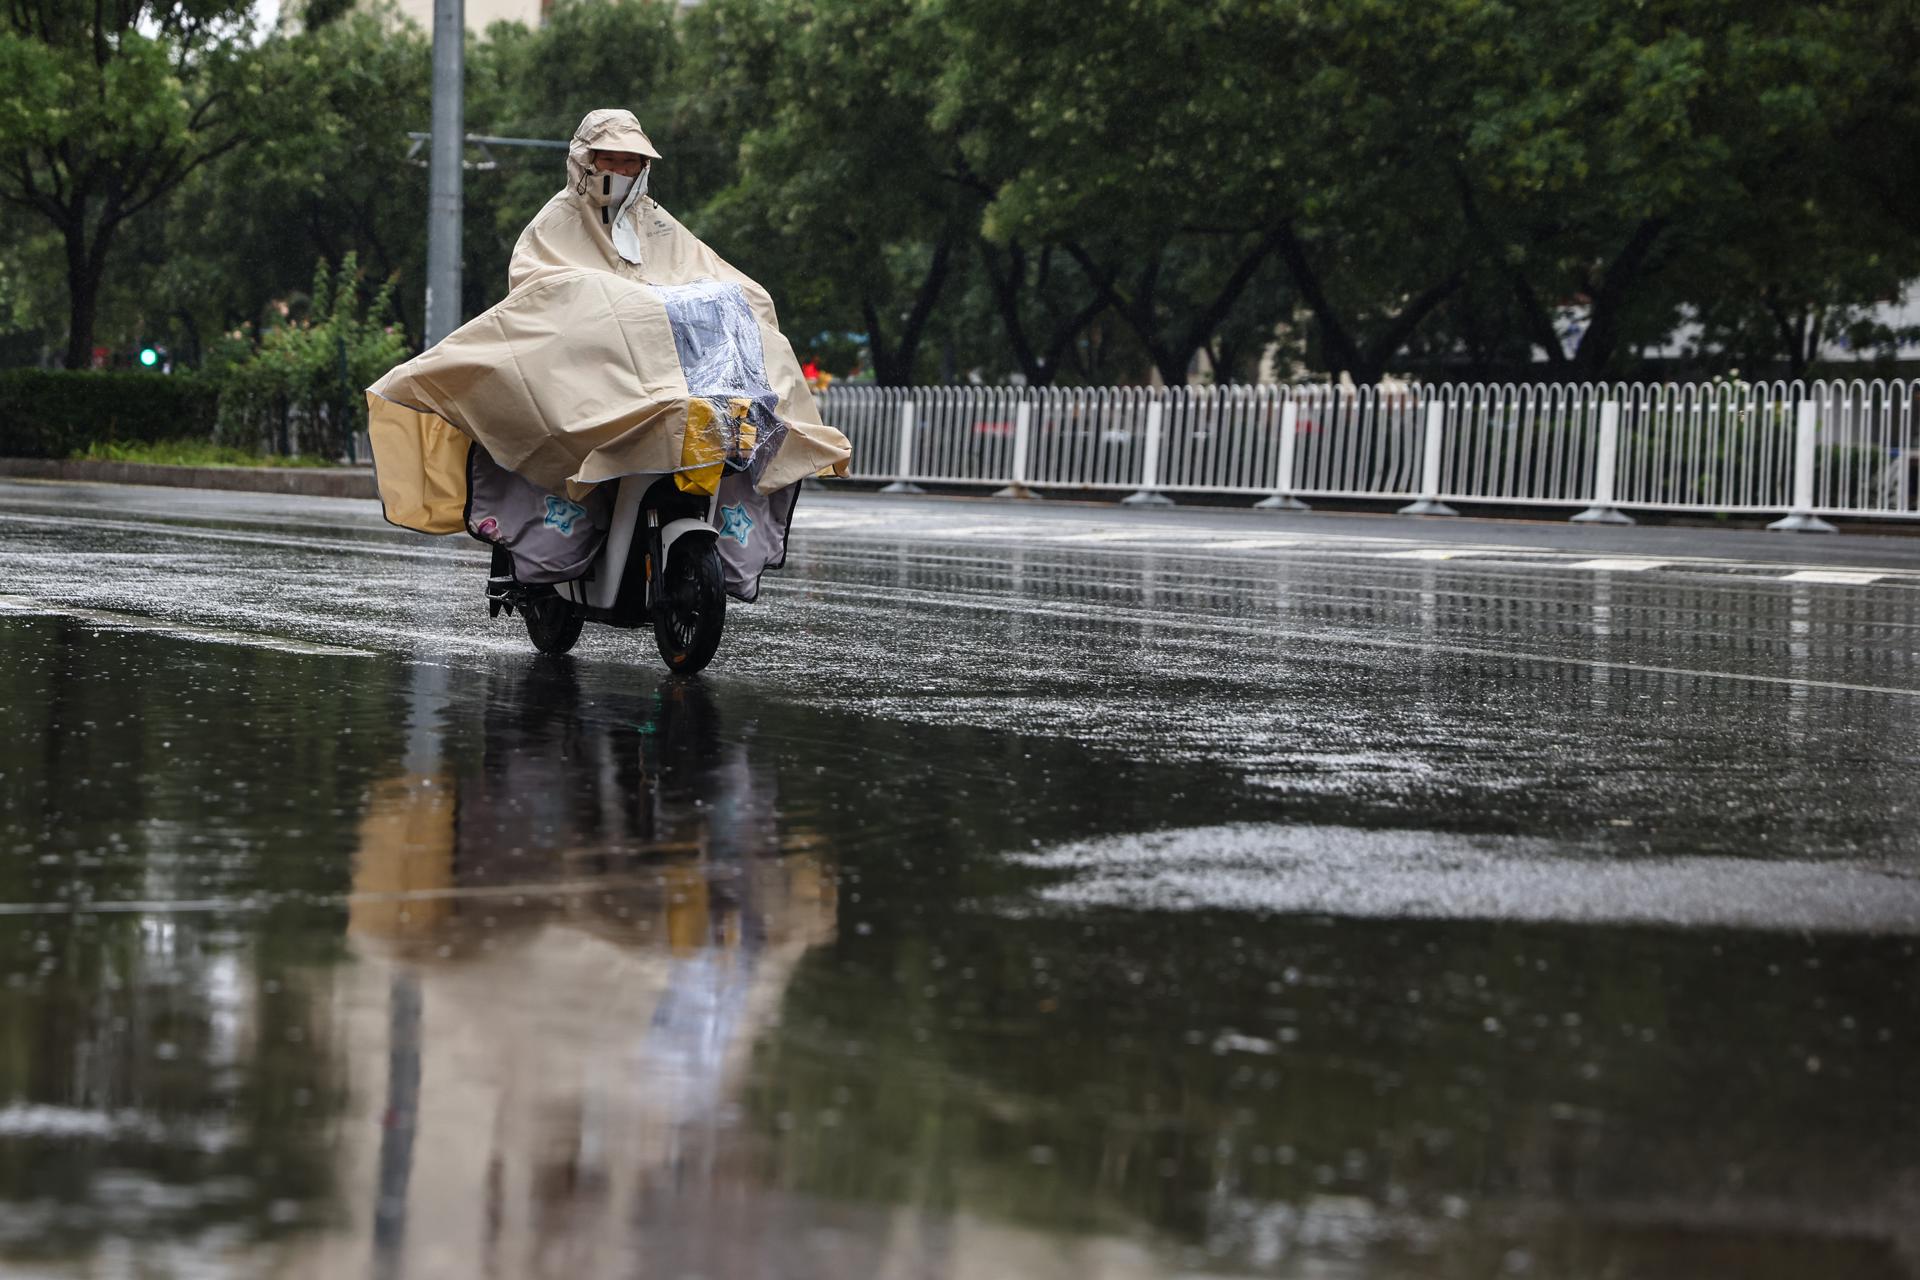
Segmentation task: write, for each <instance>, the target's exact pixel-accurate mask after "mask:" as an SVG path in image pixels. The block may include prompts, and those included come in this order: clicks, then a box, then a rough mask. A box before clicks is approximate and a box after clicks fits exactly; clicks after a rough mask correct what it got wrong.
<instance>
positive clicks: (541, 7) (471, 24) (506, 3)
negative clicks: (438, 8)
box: [397, 0, 700, 31]
mask: <svg viewBox="0 0 1920 1280" xmlns="http://www.w3.org/2000/svg"><path fill="white" fill-rule="evenodd" d="M667 2H669V3H677V4H679V6H680V7H681V8H682V9H690V8H692V7H693V6H694V5H696V4H698V3H699V2H700V0H667ZM397 3H398V4H399V8H400V12H401V13H402V14H404V15H406V16H407V17H408V18H410V19H412V20H413V21H414V22H417V23H419V24H420V29H421V30H423V31H431V30H433V0H397ZM553 4H554V0H466V5H467V30H469V31H485V30H486V29H487V28H488V27H490V26H492V25H493V24H494V23H496V22H519V23H524V24H525V25H527V26H529V27H537V26H539V25H540V24H541V23H543V22H545V21H546V20H547V11H548V10H549V9H552V8H553Z"/></svg>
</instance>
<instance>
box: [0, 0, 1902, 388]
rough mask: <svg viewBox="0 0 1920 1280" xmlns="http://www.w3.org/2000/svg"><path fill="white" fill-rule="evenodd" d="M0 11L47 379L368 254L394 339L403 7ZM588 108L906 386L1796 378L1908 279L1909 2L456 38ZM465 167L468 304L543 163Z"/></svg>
mask: <svg viewBox="0 0 1920 1280" xmlns="http://www.w3.org/2000/svg"><path fill="white" fill-rule="evenodd" d="M37 5H38V6H46V8H45V9H44V12H43V10H42V8H39V7H36V6H37ZM10 12H11V14H12V15H13V16H12V17H11V18H10V19H9V24H10V25H5V26H4V27H0V30H4V32H5V35H4V38H3V39H0V73H4V76H3V77H0V83H4V84H5V85H6V86H7V87H6V88H5V89H4V90H0V196H4V197H5V198H7V199H8V200H10V201H11V202H12V203H13V205H14V206H15V208H16V210H17V213H16V215H15V216H14V217H12V218H9V219H7V220H4V221H0V236H4V237H5V238H6V243H5V244H4V245H3V246H0V308H4V314H0V323H4V324H7V325H10V326H11V327H13V328H14V329H15V330H16V331H22V332H23V331H25V330H27V329H29V328H32V327H33V326H36V325H37V326H41V327H42V328H46V327H48V326H49V317H51V316H54V315H56V314H57V311H58V309H57V308H54V307H52V306H50V305H49V303H48V300H47V299H46V298H45V297H43V296H41V295H42V294H44V293H45V291H46V290H45V286H44V284H37V283H36V282H43V281H46V280H47V279H49V278H50V277H53V276H58V277H59V278H64V279H65V280H66V281H67V282H68V286H69V289H70V291H71V294H72V306H71V308H70V310H71V322H70V325H69V332H68V333H67V334H66V340H67V346H68V349H69V358H70V359H71V358H74V356H75V354H76V353H79V352H81V351H82V350H83V348H84V346H85V345H86V342H87V341H90V339H84V338H82V337H79V336H76V335H80V334H82V332H83V331H84V330H86V329H87V328H88V327H89V326H90V325H91V324H92V323H93V317H95V316H98V317H99V318H101V321H102V323H105V324H106V325H107V326H108V327H109V329H110V330H115V331H118V332H122V333H125V332H128V331H130V330H139V331H141V332H152V331H154V330H156V329H158V328H162V327H164V328H166V329H167V330H168V331H169V332H170V333H172V334H173V335H174V338H175V342H176V349H184V350H186V351H189V352H192V353H196V354H197V353H198V352H199V351H200V350H201V349H202V348H203V347H205V346H206V345H207V344H204V343H202V342H201V341H199V340H198V336H197V335H199V334H201V333H203V332H205V333H218V332H222V331H225V330H228V329H231V328H233V327H235V326H236V325H240V326H246V327H249V328H252V329H255V330H257V329H258V326H259V325H260V324H261V322H262V318H263V316H264V315H266V314H267V312H266V308H267V304H268V303H270V302H272V301H273V300H275V299H285V298H287V297H289V296H291V295H293V294H295V293H296V292H297V291H298V290H299V289H300V288H301V287H302V274H303V271H304V264H306V263H310V262H312V261H313V260H314V259H316V258H322V259H325V260H327V261H334V262H337V261H339V260H341V259H342V258H343V257H344V256H345V255H346V254H348V253H354V254H356V255H357V256H358V261H359V262H360V263H361V264H362V265H363V267H364V268H365V269H366V270H367V271H369V272H370V273H371V274H372V276H373V277H375V278H377V279H381V280H393V281H395V282H396V291H395V294H394V297H395V300H396V304H397V311H398V315H399V318H400V320H401V322H402V324H403V326H404V327H405V329H406V330H407V331H408V332H410V333H417V332H418V325H419V320H418V317H419V310H420V304H419V299H420V298H421V296H422V293H423V281H422V274H423V269H424V256H425V255H424V249H425V235H424V220H425V216H426V212H425V211H426V200H425V195H426V171H425V169H424V167H421V166H419V165H418V164H415V163H410V162H409V159H408V154H407V152H408V146H409V143H408V141H407V138H406V132H407V131H408V130H409V129H412V130H424V129H425V128H426V127H427V123H428V121H427V115H428V74H429V58H428V46H427V41H426V38H425V37H424V35H423V34H422V33H421V32H419V31H418V30H417V29H416V28H412V27H409V26H407V25H406V24H404V23H402V22H400V21H399V20H398V19H397V18H396V17H395V16H394V15H393V14H392V13H391V12H382V11H378V10H374V11H368V10H365V9H361V8H348V7H346V6H344V5H340V4H337V3H331V0H310V3H309V6H308V8H307V10H306V11H305V13H306V17H307V24H306V26H305V28H304V29H301V30H293V29H288V30H284V31H281V32H278V33H276V34H274V35H273V36H272V37H271V38H269V39H266V40H263V41H260V42H258V43H257V44H255V43H249V42H247V41H245V40H240V39H238V38H237V33H238V32H239V31H240V30H241V28H240V27H239V26H238V25H237V23H238V21H239V19H238V16H237V11H235V10H230V9H227V8H223V7H220V6H219V5H218V4H216V3H215V2H214V0H180V2H179V3H174V4H158V3H152V2H149V3H145V4H142V5H140V6H138V7H135V8H131V9H129V8H126V7H125V0H122V5H121V7H118V8H116V7H113V6H109V8H108V9H107V10H103V11H101V12H102V13H103V15H104V16H103V17H102V19H101V20H100V21H99V22H97V23H96V22H94V21H93V20H91V19H88V18H85V17H84V16H83V15H80V14H79V11H70V10H69V9H67V8H64V7H58V6H56V5H55V0H22V3H21V4H20V5H16V6H14V7H13V9H12V10H11V11H10ZM116 24H119V25H117V26H116ZM76 103H78V104H81V105H79V106H76V105H75V104H76ZM612 105H619V106H626V107H629V108H631V109H633V110H634V111H636V112H637V113H638V114H639V115H640V117H641V119H642V121H643V122H644V123H645V124H646V126H647V128H648V130H649V132H650V133H651V135H652V136H653V138H654V140H655V141H656V143H657V144H658V145H659V147H660V149H661V151H662V152H663V154H664V159H663V160H662V161H661V162H660V163H659V164H658V165H656V166H655V172H654V174H653V176H652V186H653V190H654V192H655V194H656V195H657V196H658V197H659V198H660V199H661V200H662V201H663V203H665V204H667V205H668V207H670V208H672V209H673V210H674V211H675V212H676V213H677V214H679V215H680V216H681V217H682V218H683V219H684V220H686V221H687V222H688V223H689V224H690V225H691V226H692V227H693V228H694V230H695V231H696V232H698V233H700V234H702V235H703V236H705V237H706V238H707V239H708V240H709V242H710V243H712V244H713V245H714V247H715V248H716V249H718V250H719V251H720V252H721V253H722V254H723V255H725V256H727V257H728V258H730V259H732V260H734V261H735V262H736V263H737V264H738V265H740V266H741V267H742V268H743V269H745V270H747V271H748V272H750V273H752V274H754V275H755V276H757V277H759V278H760V279H762V280H763V281H764V282H765V283H766V284H767V285H768V286H769V288H770V289H771V290H772V292H773V294H774V296H775V298H776V300H777V301H778V302H779V305H780V308H781V313H782V319H783V324H784V326H785V327H786V328H787V329H788V331H789V333H790V336H792V337H793V339H794V341H795V343H796V345H797V346H799V347H800V348H801V349H802V350H803V352H805V351H815V352H819V353H822V354H828V353H843V352H847V351H849V350H851V349H853V348H854V347H859V348H862V349H864V352H865V359H867V360H868V361H870V362H871V365H872V366H873V369H874V371H875V373H876V374H877V376H878V377H879V378H880V379H881V380H882V381H888V382H905V381H916V380H926V379H933V378H947V377H956V376H960V374H961V372H962V371H966V372H968V373H970V374H972V375H974V376H979V377H983V378H987V379H999V378H1003V377H1007V376H1018V377H1022V378H1024V379H1026V380H1027V381H1029V382H1032V383H1048V382H1054V381H1060V380H1078V381H1126V380H1135V379H1139V378H1143V377H1150V376H1158V377H1159V378H1162V379H1164V380H1166V381H1169V382H1172V381H1180V380H1184V379H1186V378H1187V377H1189V376H1191V375H1192V374H1193V373H1194V372H1195V371H1196V370H1202V371H1207V372H1209V373H1210V374H1211V376H1213V377H1215V378H1219V379H1233V378H1249V377H1253V376H1255V374H1256V371H1257V370H1258V369H1259V368H1260V367H1261V366H1262V357H1263V355H1264V356H1268V357H1273V356H1275V355H1276V354H1277V355H1279V356H1281V357H1282V362H1283V363H1285V364H1292V363H1293V362H1295V361H1298V362H1300V363H1303V364H1305V365H1306V366H1307V367H1310V368H1314V369H1319V370H1323V371H1326V372H1327V373H1330V374H1338V373H1347V374H1351V375H1352V376H1353V377H1354V378H1355V379H1356V380H1360V381H1369V380H1372V379H1374V378H1377V377H1379V376H1381V375H1382V374H1384V373H1386V372H1388V371H1389V370H1400V371H1408V370H1414V371H1419V372H1423V373H1426V374H1429V375H1445V374H1450V373H1451V374H1464V375H1471V376H1490V375H1501V376H1510V375H1511V374H1512V373H1513V372H1515V371H1519V370H1524V371H1527V372H1528V374H1529V375H1530V376H1541V375H1542V374H1544V375H1545V376H1550V377H1559V378H1593V377H1601V376H1619V375H1626V374H1631V373H1634V372H1637V371H1640V372H1644V371H1649V370H1651V369H1654V368H1662V369H1665V368H1673V367H1676V366H1675V365H1674V363H1673V360H1672V359H1671V358H1669V359H1668V361H1667V363H1666V364H1664V365H1654V364H1650V363H1649V360H1650V359H1651V356H1650V355H1649V353H1651V352H1654V351H1657V350H1658V349H1660V348H1661V347H1662V346H1663V345H1665V344H1666V343H1667V342H1668V341H1669V335H1671V334H1674V333H1676V332H1678V333H1680V334H1682V335H1683V336H1684V338H1685V341H1686V343H1687V345H1688V347H1689V354H1688V355H1687V356H1686V357H1685V359H1686V360H1690V361H1691V362H1692V363H1691V366H1690V367H1693V368H1696V369H1699V370H1701V371H1703V372H1704V371H1711V370H1712V369H1714V368H1720V367H1726V366H1728V365H1733V364H1737V365H1738V366H1739V367H1741V368H1742V369H1745V370H1748V371H1750V372H1751V371H1756V370H1758V369H1761V368H1773V369H1778V370H1780V371H1782V372H1790V373H1793V374H1801V373H1804V372H1807V371H1808V370H1809V369H1810V367H1811V365H1812V363H1813V361H1814V360H1815V359H1816V357H1817V356H1818V353H1819V351H1820V350H1821V346H1822V340H1823V338H1826V337H1831V336H1833V335H1837V334H1846V335H1848V336H1849V337H1850V339H1852V340H1854V341H1856V343H1859V344H1865V345H1866V346H1875V345H1876V344H1877V346H1878V348H1881V349H1884V350H1885V351H1887V352H1894V353H1897V352H1898V350H1899V349H1900V348H1899V344H1900V342H1901V341H1902V340H1903V338H1905V337H1908V336H1910V335H1901V334H1898V333H1892V332H1887V331H1876V330H1874V329H1873V328H1872V327H1871V326H1870V325H1867V324H1866V310H1865V308H1866V306H1867V305H1868V304H1871V303H1874V302H1877V301H1880V300H1884V299H1888V298H1891V297H1897V296H1899V294H1900V292H1901V290H1902V289H1903V287H1905V286H1906V285H1907V283H1908V282H1910V281H1913V280H1914V279H1916V277H1920V214H1916V213H1915V210H1916V209H1920V189H1916V186H1915V184H1916V181H1917V180H1916V178H1915V176H1914V175H1915V174H1917V173H1920V17H1916V11H1915V9H1914V7H1913V6H1912V5H1911V4H1908V3H1905V0H1831V2H1830V3H1828V4H1824V5H1821V6H1817V7H1809V6H1805V5H1800V4H1796V3H1793V2H1792V0H1739V2H1738V3H1736V2H1735V0H1547V2H1546V3H1542V4H1533V5H1522V4H1519V3H1516V2H1515V0H1436V2H1435V3H1430V4H1421V5H1406V4H1401V3H1395V2H1393V0H1199V2H1196V0H1082V2H1081V3H1078V4H1074V5H1059V4H1054V3H1048V2H1045V0H707V3H703V4H701V5H698V6H693V7H691V8H683V7H682V6H679V5H675V4H669V3H663V2H661V0H560V3H558V4H557V5H555V6H554V7H553V8H552V10H551V11H550V12H549V14H548V16H547V18H546V20H545V21H544V23H543V24H542V25H540V26H538V27H536V28H529V27H526V26H519V25H513V24H501V25H497V26H495V27H494V28H492V29H490V30H488V31H486V32H484V33H481V34H480V35H479V36H477V37H476V38H474V39H473V40H472V42H471V43H470V46H469V54H468V94H467V104H466V106H467V119H468V123H469V127H470V128H471V129H473V130H474V131H475V132H484V133H498V134H509V135H519V136H528V137H537V138H548V139H554V140H558V139H562V138H564V137H566V136H567V134H568V133H569V132H570V131H571V129H572V127H573V125H574V123H575V122H576V121H577V120H578V119H579V117H580V116H581V115H582V114H583V113H584V112H585V111H587V110H588V109H591V108H593V107H599V106H612ZM243 108H244V109H243ZM108 120H111V121H113V122H114V127H113V128H108V127H107V126H106V123H105V122H106V121H108ZM470 158H472V159H475V160H480V159H483V158H486V157H482V156H480V155H479V154H478V153H473V154H472V155H471V156H470ZM490 158H491V160H492V161H493V162H494V164H493V166H492V167H487V168H478V169H474V170H471V171H470V172H469V173H468V176H467V186H466V190H467V201H468V212H467V218H466V243H465V245H464V256H465V267H466V291H465V297H464V303H465V306H466V308H467V310H468V311H469V312H473V311H477V310H479V309H480V308H482V307H484V306H486V305H489V304H490V303H491V302H493V301H496V300H497V299H498V298H499V297H500V296H501V295H502V293H503V292H504V289H505V266H506V260H507V256H508V254H509V253H510V251H511V248H512V244H513V241H514V239H515V237H516V236H517V234H518V232H519V230H520V228H521V227H522V226H524V225H525V223H526V221H527V220H528V219H529V218H530V217H531V216H532V215H533V213H534V212H535V211H536V210H537V209H538V208H539V206H540V204H541V203H542V202H543V201H544V200H545V199H546V198H547V197H548V196H550V195H551V194H552V193H553V192H554V191H555V190H557V189H558V188H559V186H560V183H561V181H562V176H563V168H562V161H561V158H560V155H559V153H558V152H557V151H550V150H506V149H499V150H496V151H495V152H493V154H492V156H491V157H490ZM34 218H37V219H38V221H37V222H35V223H33V225H34V226H37V227H42V228H46V230H45V231H44V232H29V231H28V230H26V229H25V228H26V225H27V220H30V219H34ZM136 218H137V219H138V220H139V221H138V225H139V228H140V230H139V233H138V234H137V235H133V236H122V235H119V234H118V232H119V230H120V228H121V227H122V226H123V225H124V224H128V223H129V222H130V221H131V220H134V219H136ZM36 235H37V236H38V237H39V238H38V239H35V236H36ZM48 235H52V236H53V237H54V240H55V241H56V242H57V246H58V248H59V249H61V250H62V251H63V252H64V255H65V258H66V259H67V260H68V261H69V262H77V263H79V264H80V269H79V270H78V271H77V272H76V271H73V270H68V269H67V265H66V264H65V263H60V264H54V266H52V267H50V266H49V265H48V264H47V263H46V262H45V261H44V259H45V258H46V256H47V252H48V248H49V242H48V240H47V238H46V237H47V236H48ZM110 255H111V256H112V257H113V259H114V262H115V267H114V269H113V270H112V271H105V270H103V269H102V268H103V267H104V264H105V263H106V262H107V260H108V258H109V256H110ZM56 268H57V269H56ZM89 271H92V272H94V275H93V277H92V278H93V279H94V281H95V286H94V287H95V295H97V296H95V295H89V294H87V287H88V286H87V280H88V278H89V275H88V273H89ZM36 290H37V292H36ZM90 297H91V299H92V300H91V301H89V300H88V299H89V298H90ZM16 346H17V344H16Z"/></svg>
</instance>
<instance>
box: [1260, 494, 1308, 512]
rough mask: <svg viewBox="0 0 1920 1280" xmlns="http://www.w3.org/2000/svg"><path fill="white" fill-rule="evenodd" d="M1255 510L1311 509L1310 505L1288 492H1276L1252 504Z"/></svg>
mask: <svg viewBox="0 0 1920 1280" xmlns="http://www.w3.org/2000/svg"><path fill="white" fill-rule="evenodd" d="M1253 509H1254V510H1255V511H1311V510H1313V508H1312V507H1310V506H1308V505H1307V504H1306V503H1304V502H1302V501H1300V499H1298V498H1296V497H1294V496H1293V495H1292V494H1288V493H1276V494H1274V495H1273V496H1272V497H1271V498H1262V499H1260V501H1258V502H1256V503H1254V504H1253Z"/></svg>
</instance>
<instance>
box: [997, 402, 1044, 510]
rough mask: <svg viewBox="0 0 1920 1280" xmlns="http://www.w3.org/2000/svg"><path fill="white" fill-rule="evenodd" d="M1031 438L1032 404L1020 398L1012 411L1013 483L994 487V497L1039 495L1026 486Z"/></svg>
mask: <svg viewBox="0 0 1920 1280" xmlns="http://www.w3.org/2000/svg"><path fill="white" fill-rule="evenodd" d="M1032 438H1033V405H1032V403H1031V402H1030V401H1026V400H1022V401H1021V402H1020V404H1019V405H1018V407H1016V408H1015V409H1014V411H1013V483H1011V484H1009V485H1008V486H1007V487H1006V488H1004V489H995V490H994V491H993V496H994V497H996V498H1038V497H1039V496H1040V495H1039V494H1037V493H1035V492H1034V491H1033V490H1032V489H1029V488H1028V487H1027V450H1028V447H1029V446H1030V444H1031V443H1032Z"/></svg>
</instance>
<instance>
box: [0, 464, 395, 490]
mask: <svg viewBox="0 0 1920 1280" xmlns="http://www.w3.org/2000/svg"><path fill="white" fill-rule="evenodd" d="M0 476H4V477H10V478H13V479H19V480H71V481H79V482H82V483H91V484H150V485H160V486H162V487H165V488H171V489H239V490H245V491H247V492H249V493H285V494H292V495H295V496H298V497H303V498H373V497H377V496H378V493H377V491H376V490H375V488H374V484H373V468H371V467H168V466H161V465H159V464H156V463H149V462H77V461H69V460H65V459H59V458H0Z"/></svg>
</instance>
